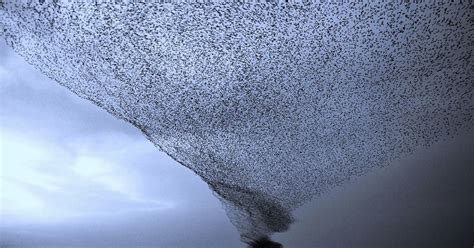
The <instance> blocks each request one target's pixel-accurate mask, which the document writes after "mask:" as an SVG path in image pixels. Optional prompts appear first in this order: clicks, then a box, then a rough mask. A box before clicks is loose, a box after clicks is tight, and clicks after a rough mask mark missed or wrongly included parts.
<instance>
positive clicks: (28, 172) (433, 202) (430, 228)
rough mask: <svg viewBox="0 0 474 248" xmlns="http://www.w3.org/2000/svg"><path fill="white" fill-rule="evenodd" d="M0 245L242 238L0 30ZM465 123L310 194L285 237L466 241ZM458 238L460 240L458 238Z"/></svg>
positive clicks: (286, 240)
mask: <svg viewBox="0 0 474 248" xmlns="http://www.w3.org/2000/svg"><path fill="white" fill-rule="evenodd" d="M0 104H1V105H0V203H1V205H0V207H1V212H0V218H1V222H0V232H1V236H0V247H2V248H3V247H37V246H41V247H229V248H232V247H243V245H242V243H240V241H239V234H238V232H237V230H236V229H235V228H234V227H233V226H232V224H231V223H230V221H229V220H228V218H227V216H226V214H225V211H224V210H223V209H222V207H221V204H220V202H219V201H218V200H217V198H215V197H214V195H213V194H212V192H211V191H210V190H209V188H208V187H207V185H206V184H205V183H204V182H203V181H202V180H201V179H200V178H199V177H198V176H196V175H195V174H193V173H192V172H191V171H190V170H188V169H186V168H185V167H183V166H181V165H179V164H178V163H177V162H175V161H173V160H172V159H171V158H169V157H168V156H167V155H166V154H164V153H163V152H161V151H159V150H158V149H157V148H156V147H154V146H153V144H152V143H151V142H149V141H148V140H147V139H146V138H145V137H144V136H143V135H142V134H141V133H140V131H139V130H137V129H136V128H134V127H133V126H132V125H130V124H128V123H125V122H124V121H121V120H118V119H116V118H115V117H113V116H112V115H110V114H108V113H107V112H105V111H104V110H102V109H100V108H99V107H96V106H95V105H93V104H91V103H89V102H87V101H85V100H83V99H81V98H79V97H77V96H75V95H74V94H73V93H71V92H69V91H68V90H67V89H65V88H64V87H61V86H60V85H58V84H57V83H56V82H53V81H52V80H50V79H48V78H47V77H46V76H44V75H43V74H41V73H40V72H38V71H36V70H35V69H34V68H33V67H32V66H30V65H29V64H27V63H26V62H25V61H24V60H23V59H22V58H21V57H20V56H18V55H16V54H15V53H14V52H13V51H12V50H11V49H10V48H9V47H7V46H6V45H5V43H4V41H3V40H0ZM471 140H474V137H473V133H472V131H465V132H462V133H460V135H458V136H457V137H455V138H453V139H449V140H445V141H443V142H440V143H437V144H435V145H434V146H433V147H430V148H423V149H420V150H418V151H417V152H416V153H414V154H412V155H410V156H407V157H404V158H402V159H400V160H399V161H394V162H393V163H392V164H390V165H389V166H387V167H385V168H381V169H377V170H374V171H373V172H371V173H369V174H367V175H365V176H362V177H360V178H357V179H354V180H352V181H351V182H348V183H347V184H345V185H343V186H341V187H338V188H336V189H333V190H332V191H330V192H328V193H327V194H325V195H322V196H319V197H315V198H314V199H313V200H312V201H311V202H309V203H307V204H305V205H304V206H302V207H301V208H299V209H297V210H296V211H295V218H296V222H295V224H293V225H292V227H291V228H290V230H289V231H288V232H286V233H282V234H276V235H275V236H274V239H275V240H277V241H279V242H281V243H282V244H284V245H285V247H290V248H291V247H295V248H299V247H348V246H351V247H397V246H398V247H399V246H401V247H410V246H411V247H437V246H451V247H461V246H464V245H467V247H470V246H472V245H473V244H474V240H473V239H472V238H471V237H470V235H469V234H471V233H473V231H474V228H473V225H474V216H473V215H474V212H473V211H472V206H473V204H474V201H473V198H472V196H473V195H474V185H473V183H472V178H473V176H474V174H473V167H472V165H473V160H472V159H473V155H472V154H471V153H472V150H473V149H472V148H473V142H472V141H471ZM458 245H459V246H458Z"/></svg>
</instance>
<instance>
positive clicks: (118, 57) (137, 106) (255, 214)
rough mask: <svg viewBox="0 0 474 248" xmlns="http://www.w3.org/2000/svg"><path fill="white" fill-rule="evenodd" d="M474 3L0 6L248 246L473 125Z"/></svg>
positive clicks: (25, 49)
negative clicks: (334, 191) (303, 211)
mask: <svg viewBox="0 0 474 248" xmlns="http://www.w3.org/2000/svg"><path fill="white" fill-rule="evenodd" d="M473 13H474V7H473V4H472V3H471V1H434V0H432V1H389V0H385V1H382V0H380V1H365V0H361V1H319V2H318V1H311V2H309V1H301V2H297V1H252V2H246V1H226V0H222V1H215V2H214V1H202V2H199V1H194V2H190V1H182V2H176V1H175V2H173V3H166V2H165V1H161V2H160V1H150V0H148V1H145V0H144V1H133V0H130V1H106V0H103V1H100V0H96V1H79V0H78V1H74V0H73V1H61V0H56V1H53V0H50V1H47V0H46V1H39V0H38V1H35V0H28V1H16V0H5V1H2V2H0V36H1V37H3V38H4V39H5V40H6V42H7V43H8V44H9V45H10V46H12V47H13V48H14V49H15V51H16V52H17V53H19V54H20V55H22V56H23V57H24V58H25V59H26V60H27V61H28V62H29V63H30V64H32V65H33V66H35V67H36V68H37V69H39V70H40V71H42V72H43V73H44V74H46V75H48V76H49V77H50V78H52V79H54V80H55V81H57V82H58V83H59V84H61V85H63V86H65V87H67V88H68V89H70V90H71V91H73V92H74V93H76V94H77V95H79V96H80V97H82V98H85V99H87V100H90V101H92V102H94V103H95V104H96V105H98V106H99V107H101V108H104V109H106V110H107V111H108V112H109V113H111V114H113V115H114V116H116V117H118V118H120V119H123V120H125V121H127V122H130V123H131V124H133V125H134V126H136V127H137V128H139V129H140V130H142V131H143V133H144V135H145V136H146V137H147V138H148V139H149V140H150V141H151V142H153V143H154V144H155V145H156V146H158V147H159V148H160V149H161V150H163V151H164V152H166V153H167V154H169V155H170V156H171V157H173V158H174V159H175V160H177V161H178V162H180V163H181V164H182V165H184V166H186V167H188V168H189V169H191V170H193V171H194V172H195V173H196V174H197V175H199V176H200V177H201V178H202V179H203V180H204V181H206V182H207V183H208V184H209V186H210V188H211V189H212V190H214V192H215V193H216V196H217V197H218V198H219V199H220V200H221V201H222V202H223V203H224V206H225V208H226V210H227V211H228V215H229V217H230V218H231V221H232V222H233V223H234V224H235V226H236V227H237V228H238V229H239V231H240V233H241V237H242V240H243V241H245V242H247V243H252V242H259V240H267V239H268V237H269V236H270V235H271V234H272V233H273V232H279V231H285V230H286V229H287V228H288V227H289V225H290V223H291V222H292V220H293V218H292V216H291V210H293V209H294V208H296V207H298V206H300V205H301V204H303V203H304V202H305V201H307V200H309V199H310V198H311V197H313V196H315V195H318V194H321V193H323V192H325V191H327V190H329V189H331V188H332V187H335V186H337V185H340V184H341V183H343V182H345V181H347V180H349V179H351V178H353V177H356V176H359V175H362V174H364V173H366V172H368V171H369V170H371V169H372V168H374V167H381V166H385V165H388V164H389V163H390V162H391V161H393V160H395V159H398V158H400V157H402V156H406V155H407V154H409V153H411V152H413V151H414V150H416V149H419V148H420V147H423V146H428V145H431V144H433V143H435V142H439V141H441V140H443V139H447V138H449V137H451V136H454V135H458V134H460V133H462V132H463V130H467V129H469V128H470V127H471V126H472V125H473V118H472V116H473V110H474V105H473V83H474V82H473V78H474V75H473V72H474V68H473V56H472V51H473V50H474V49H473V48H474V29H473V27H474V25H473V24H474V15H473Z"/></svg>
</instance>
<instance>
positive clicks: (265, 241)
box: [248, 237, 283, 248]
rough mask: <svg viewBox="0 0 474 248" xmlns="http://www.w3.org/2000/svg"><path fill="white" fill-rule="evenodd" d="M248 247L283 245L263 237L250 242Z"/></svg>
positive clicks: (277, 246) (270, 247) (269, 247)
mask: <svg viewBox="0 0 474 248" xmlns="http://www.w3.org/2000/svg"><path fill="white" fill-rule="evenodd" d="M248 248H283V245H282V244H280V243H277V242H274V241H271V240H270V239H269V238H267V237H264V238H261V239H259V240H255V241H252V242H250V243H249V246H248Z"/></svg>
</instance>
